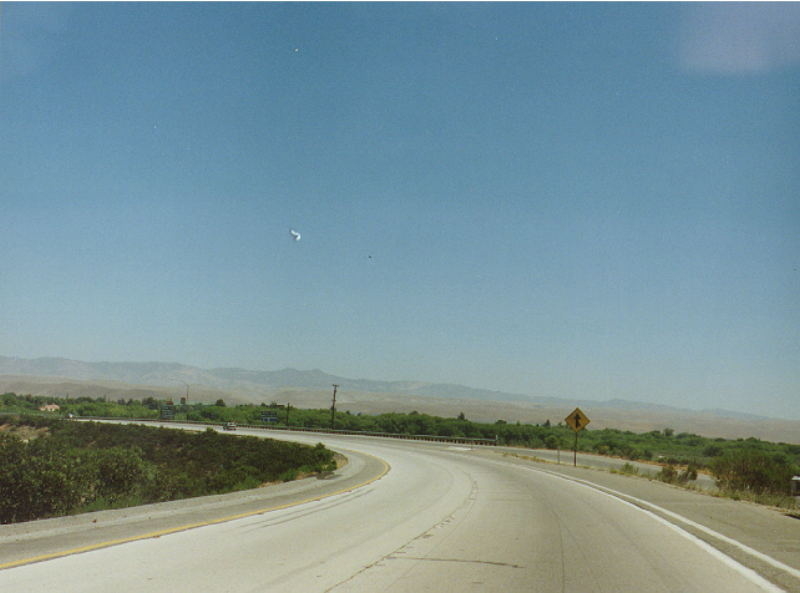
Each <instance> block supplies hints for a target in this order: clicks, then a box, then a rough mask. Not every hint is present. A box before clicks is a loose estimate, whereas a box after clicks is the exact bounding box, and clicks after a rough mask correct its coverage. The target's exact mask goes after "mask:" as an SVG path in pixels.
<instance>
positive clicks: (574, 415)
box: [564, 408, 591, 432]
mask: <svg viewBox="0 0 800 593" xmlns="http://www.w3.org/2000/svg"><path fill="white" fill-rule="evenodd" d="M564 422H566V423H567V426H569V427H570V428H571V429H572V430H574V431H575V432H580V431H582V430H583V429H584V428H586V425H587V424H589V422H591V420H589V417H588V416H587V415H586V414H584V413H583V412H582V411H581V409H580V408H575V410H574V411H572V412H570V414H569V416H567V417H566V418H564Z"/></svg>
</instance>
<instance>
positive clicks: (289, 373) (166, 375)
mask: <svg viewBox="0 0 800 593" xmlns="http://www.w3.org/2000/svg"><path fill="white" fill-rule="evenodd" d="M0 375H15V376H18V375H25V376H37V377H60V378H67V379H77V380H81V381H118V382H123V383H128V384H134V385H144V386H154V387H155V386H160V387H165V386H166V387H172V388H174V387H179V386H180V385H186V386H187V388H188V387H189V386H190V385H191V386H201V387H206V388H212V389H220V390H229V391H231V390H232V391H244V392H251V393H252V392H273V391H275V390H280V389H287V388H290V389H305V390H330V389H331V386H332V385H333V384H337V385H340V386H342V388H343V389H346V390H348V391H360V392H365V393H383V394H404V395H408V396H416V397H436V398H445V399H448V398H457V399H474V400H483V401H503V402H519V403H533V404H541V405H548V406H559V405H565V406H569V405H573V406H574V405H579V406H587V405H588V406H592V407H593V408H620V409H629V410H651V411H663V412H671V411H672V412H675V411H683V412H687V411H688V410H681V409H680V408H675V407H672V406H666V405H660V404H651V403H645V402H636V401H628V400H621V399H612V400H607V401H595V400H580V399H569V400H568V399H565V398H555V397H542V396H532V395H523V394H519V393H509V392H504V391H494V390H489V389H477V388H474V387H467V386H464V385H457V384H451V383H427V382H422V381H377V380H372V379H352V378H348V377H340V376H337V375H331V374H329V373H325V372H323V371H321V370H319V369H312V370H305V371H304V370H297V369H292V368H285V369H281V370H277V371H253V370H247V369H242V368H214V369H201V368H198V367H194V366H189V365H184V364H179V363H170V362H83V361H78V360H70V359H66V358H35V359H25V358H16V357H6V356H0ZM713 413H714V414H715V415H717V416H721V417H728V418H739V419H760V418H762V417H760V416H755V415H751V414H742V413H739V412H732V411H729V410H713Z"/></svg>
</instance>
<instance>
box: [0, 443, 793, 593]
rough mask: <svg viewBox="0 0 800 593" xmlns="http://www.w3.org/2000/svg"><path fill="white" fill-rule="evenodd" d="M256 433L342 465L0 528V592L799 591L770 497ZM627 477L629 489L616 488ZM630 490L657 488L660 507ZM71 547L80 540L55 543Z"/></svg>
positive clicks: (789, 537)
mask: <svg viewBox="0 0 800 593" xmlns="http://www.w3.org/2000/svg"><path fill="white" fill-rule="evenodd" d="M241 432H242V433H245V432H246V431H241ZM259 434H261V433H259ZM270 436H271V437H273V438H276V437H277V438H286V439H290V440H297V441H303V442H309V443H312V444H313V443H316V442H318V441H323V442H325V443H326V444H327V445H328V446H329V447H331V448H334V449H337V450H340V451H342V452H343V453H344V454H346V455H347V456H348V458H349V459H350V463H349V464H348V465H347V466H345V467H344V468H343V469H341V470H338V471H337V472H336V475H334V476H332V477H331V478H330V479H326V480H315V479H310V480H303V481H301V482H297V483H294V484H287V485H283V486H278V487H275V488H266V489H260V490H259V491H257V494H254V493H238V494H235V495H229V496H227V497H210V498H208V499H206V500H203V499H201V500H198V501H180V502H176V503H165V504H162V505H151V506H150V507H141V508H140V509H135V510H123V511H108V512H105V513H98V514H93V515H95V518H94V519H93V518H92V516H93V515H85V516H82V517H78V518H67V519H53V520H48V521H41V522H36V524H31V525H29V526H25V525H22V526H0V590H2V591H4V592H15V593H16V592H19V593H23V592H24V593H39V592H42V593H44V592H47V593H51V592H52V591H63V592H68V593H95V592H96V593H108V592H113V593H129V592H134V591H135V592H142V591H146V592H154V593H155V592H164V593H174V592H175V591H191V592H196V593H201V592H215V593H219V592H231V593H233V592H236V593H239V592H241V593H245V592H247V593H250V592H253V593H255V592H270V593H271V592H275V593H278V592H292V593H297V592H303V593H314V592H319V593H323V592H326V593H327V592H331V593H345V592H349V593H357V592H365V593H366V592H370V593H372V592H376V591H387V592H393V593H412V592H413V593H420V592H424V591H435V592H446V591H453V592H456V591H457V592H459V593H460V592H463V591H467V592H468V591H484V592H486V591H488V592H494V591H497V592H502V593H507V592H514V591H526V592H536V593H551V592H552V593H588V592H608V593H625V592H636V593H641V592H647V593H662V592H664V593H666V592H673V593H678V592H679V593H691V592H695V591H696V592H704V593H705V592H708V591H724V592H726V593H750V592H760V593H763V592H778V591H788V592H791V593H794V592H797V591H800V570H798V569H800V566H798V564H800V562H798V558H800V554H797V553H796V552H797V551H800V534H799V532H800V521H797V520H796V519H791V518H788V517H784V516H782V515H780V514H778V513H774V512H772V511H770V513H772V514H768V513H767V512H765V513H764V514H763V516H762V514H760V513H761V511H758V512H756V513H755V514H753V515H747V514H746V513H745V515H747V516H746V517H745V518H744V519H743V521H744V524H743V525H739V526H737V528H736V529H733V530H732V529H730V526H729V525H728V526H727V527H726V523H725V521H724V520H722V519H720V520H719V521H718V524H716V525H714V524H712V523H713V521H714V517H715V516H716V515H715V513H716V512H717V510H707V509H704V508H701V507H703V505H704V504H706V502H707V504H709V505H712V506H713V505H716V504H718V503H719V504H720V505H723V506H720V507H719V508H718V512H719V514H720V516H721V517H729V512H728V511H726V510H725V509H726V508H727V507H725V506H724V505H728V504H735V503H733V502H731V501H722V500H719V501H718V499H712V498H710V497H703V496H701V495H699V494H697V493H691V492H682V491H681V492H680V493H679V492H678V491H677V490H676V489H674V488H670V487H668V486H665V485H663V484H658V483H650V482H648V481H646V480H641V479H636V478H627V477H625V476H613V475H610V474H603V477H602V479H601V478H600V477H599V476H600V474H601V473H602V472H596V471H595V472H592V471H591V470H581V468H569V471H568V469H567V468H564V471H563V472H562V473H561V475H557V474H555V473H554V472H553V471H552V468H550V467H548V466H546V465H544V464H542V465H536V464H532V463H525V462H524V461H522V460H519V459H515V458H513V457H508V456H504V455H503V454H502V452H498V451H491V450H489V448H487V449H483V448H470V447H463V446H452V445H444V444H430V443H415V442H409V441H393V440H388V439H373V438H363V437H352V436H350V437H343V436H328V435H321V434H312V435H304V434H298V433H286V434H283V433H270ZM556 469H558V471H560V472H561V471H562V470H561V468H559V467H557V466H556ZM570 471H572V474H570ZM580 472H583V473H580ZM586 480H588V481H589V482H592V480H594V482H592V483H587V481H586ZM609 480H610V481H609ZM603 481H605V483H604V484H600V482H603ZM594 483H597V484H598V486H600V487H596V486H594V485H593V484H594ZM620 484H622V486H620ZM625 484H628V485H629V486H630V491H631V492H632V494H631V495H630V497H631V498H630V499H625V497H621V496H617V495H615V494H614V492H618V490H615V488H619V487H624V486H625ZM612 487H614V488H612ZM648 489H652V492H651V493H650V490H648ZM684 495H686V496H687V497H699V498H697V499H694V498H684ZM634 496H635V497H636V498H635V500H640V498H639V497H642V496H646V497H649V498H651V499H659V496H660V497H661V498H660V499H659V500H657V502H658V504H659V505H663V506H659V507H658V508H659V509H662V510H665V511H667V512H666V513H661V512H660V511H657V510H656V511H654V510H652V509H648V508H642V507H643V506H646V505H643V504H638V503H636V502H635V500H633V497H634ZM632 500H633V502H632ZM698 500H699V501H700V502H697V501H698ZM675 501H677V502H675ZM686 501H689V502H686ZM717 501H718V503H717ZM298 502H299V504H296V503H298ZM690 503H691V504H690ZM654 504H655V503H654ZM692 505H694V506H692ZM698 505H699V506H698ZM669 508H672V509H678V510H679V511H681V514H680V517H688V518H691V517H694V519H697V518H698V517H701V516H702V517H707V518H708V520H707V521H706V522H705V523H706V525H710V527H708V530H709V531H711V532H712V533H718V532H717V531H715V530H716V529H721V530H723V531H725V530H726V529H727V533H728V534H729V536H730V535H736V536H737V537H738V538H739V540H742V541H743V543H740V542H739V540H735V541H734V540H732V541H734V544H736V545H734V544H731V543H730V542H728V543H724V542H722V543H720V542H715V540H714V537H710V536H708V535H707V534H706V535H704V534H703V533H699V532H698V530H697V529H694V528H691V527H687V526H686V525H682V524H681V522H680V521H678V520H676V519H675V518H671V517H670V516H669V515H668V513H669V512H673V511H669ZM270 509H271V510H270ZM714 509H717V507H714ZM233 516H238V518H235V519H230V520H226V519H227V518H230V517H233ZM687 520H689V519H687ZM187 526H191V528H189V529H184V527H187ZM711 528H713V529H714V530H712V529H711ZM698 533H699V535H700V537H698ZM701 537H702V539H701ZM703 540H706V541H709V542H712V543H714V545H710V544H709V543H706V541H703ZM111 544H113V545H111ZM720 550H722V551H720ZM748 550H750V551H752V552H755V554H756V555H757V554H761V555H762V556H764V558H766V559H767V560H764V558H758V557H755V556H753V554H751V553H750V552H748ZM70 551H74V552H78V553H69V554H67V555H62V554H63V553H64V552H70ZM37 558H38V559H39V560H40V561H35V562H28V561H29V560H35V559H37ZM47 558H49V559H47ZM754 568H755V569H756V570H754ZM762 575H764V576H762ZM765 577H767V578H765Z"/></svg>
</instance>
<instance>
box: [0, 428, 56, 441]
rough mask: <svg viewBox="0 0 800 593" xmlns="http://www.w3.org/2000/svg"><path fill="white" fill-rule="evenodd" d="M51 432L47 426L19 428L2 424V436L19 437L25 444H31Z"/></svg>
mask: <svg viewBox="0 0 800 593" xmlns="http://www.w3.org/2000/svg"><path fill="white" fill-rule="evenodd" d="M48 432H49V430H48V428H47V427H46V426H43V427H41V428H34V427H33V426H17V425H15V424H0V434H10V435H13V436H15V437H18V438H19V439H21V440H22V441H23V442H26V443H27V442H29V441H32V440H34V439H38V438H39V437H41V436H44V435H46V434H47V433H48Z"/></svg>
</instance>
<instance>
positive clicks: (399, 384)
mask: <svg viewBox="0 0 800 593" xmlns="http://www.w3.org/2000/svg"><path fill="white" fill-rule="evenodd" d="M333 383H336V384H338V385H341V388H340V390H339V396H338V399H337V408H338V409H339V410H341V411H342V412H344V411H349V412H351V413H364V414H380V413H383V412H410V411H412V410H416V411H418V412H421V413H427V414H434V415H438V416H456V415H458V414H459V413H464V414H465V415H466V416H467V418H469V419H470V420H475V421H478V422H494V421H496V420H499V419H502V420H505V421H508V422H523V423H531V424H538V423H543V422H545V421H546V420H550V421H551V422H553V423H556V422H560V421H561V419H563V418H564V417H565V416H566V414H568V413H569V412H570V411H571V410H572V409H573V408H574V407H575V406H576V405H579V406H581V409H582V410H583V411H584V412H586V414H587V415H588V416H589V418H591V420H592V422H591V425H590V426H589V429H590V430H593V429H600V428H604V427H609V428H618V429H620V430H631V431H633V432H647V431H650V430H662V429H664V428H667V427H669V428H672V429H674V430H675V432H676V433H681V432H688V433H695V434H701V435H703V436H708V437H723V438H748V437H751V436H753V437H757V438H761V439H765V440H770V441H783V442H789V443H798V444H800V421H798V420H781V419H771V418H763V417H760V416H754V415H751V414H741V413H738V412H731V411H728V410H703V411H698V410H684V409H680V408H674V407H670V406H664V405H660V404H650V403H644V402H635V401H627V400H621V399H614V400H609V401H604V402H601V401H589V400H576V399H559V398H548V397H528V396H525V395H521V394H513V393H505V392H502V391H491V390H485V389H475V388H471V387H465V386H462V385H451V384H438V383H425V382H420V381H373V380H368V379H349V378H347V377H340V376H336V375H330V374H328V373H325V372H323V371H321V370H319V369H314V370H310V371H301V370H297V369H282V370H278V371H251V370H246V369H237V368H219V369H200V368H197V367H192V366H188V365H182V364H177V363H163V362H149V363H136V362H134V363H110V362H98V363H91V362H80V361H75V360H68V359H63V358H39V359H34V360H26V359H20V358H9V357H2V356H0V393H2V392H4V391H11V392H14V393H19V394H27V393H30V394H34V395H46V396H47V395H49V396H55V397H81V396H86V397H91V398H98V397H104V398H107V399H110V400H117V399H125V400H127V399H131V398H132V399H144V398H146V397H154V398H156V399H162V398H167V397H170V398H177V397H180V396H182V395H183V394H184V393H185V390H188V391H190V399H191V400H192V401H195V402H206V403H211V402H214V401H216V400H217V399H219V398H222V399H224V400H225V401H226V402H227V403H228V404H239V403H254V404H260V403H269V402H273V401H275V402H279V403H291V404H292V405H293V406H297V407H302V408H326V407H328V406H330V401H331V384H333Z"/></svg>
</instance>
